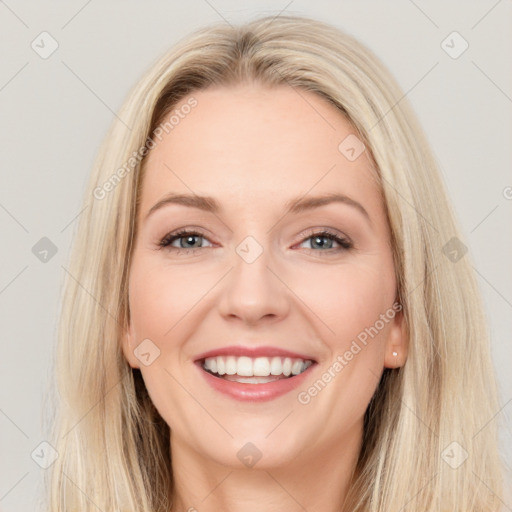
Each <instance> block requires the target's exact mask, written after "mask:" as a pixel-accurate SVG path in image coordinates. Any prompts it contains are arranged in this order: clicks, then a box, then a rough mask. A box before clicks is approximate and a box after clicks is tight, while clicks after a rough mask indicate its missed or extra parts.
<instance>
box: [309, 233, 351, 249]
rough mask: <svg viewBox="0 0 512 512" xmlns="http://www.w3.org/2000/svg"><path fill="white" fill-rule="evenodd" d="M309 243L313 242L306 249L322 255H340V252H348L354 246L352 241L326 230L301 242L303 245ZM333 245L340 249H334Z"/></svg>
mask: <svg viewBox="0 0 512 512" xmlns="http://www.w3.org/2000/svg"><path fill="white" fill-rule="evenodd" d="M326 240H327V241H326ZM308 241H311V242H310V247H309V248H306V249H309V250H311V251H314V252H320V253H328V254H332V253H333V252H335V253H338V252H340V251H346V250H348V249H352V248H353V244H352V242H351V241H350V240H348V239H347V238H345V237H343V236H341V235H339V234H337V233H332V232H330V231H328V230H326V229H324V230H322V231H317V232H314V233H311V234H310V235H309V236H308V237H307V238H305V239H304V240H303V241H302V242H301V244H303V243H304V242H308ZM333 244H338V245H339V246H340V247H338V248H336V247H333ZM316 249H320V250H316Z"/></svg>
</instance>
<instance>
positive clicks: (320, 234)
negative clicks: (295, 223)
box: [158, 229, 354, 255]
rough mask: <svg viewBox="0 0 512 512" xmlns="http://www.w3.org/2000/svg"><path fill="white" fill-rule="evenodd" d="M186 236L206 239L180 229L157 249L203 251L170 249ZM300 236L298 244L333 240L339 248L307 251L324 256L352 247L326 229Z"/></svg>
mask: <svg viewBox="0 0 512 512" xmlns="http://www.w3.org/2000/svg"><path fill="white" fill-rule="evenodd" d="M186 236H198V237H201V238H205V239H206V237H205V236H203V235H202V234H201V233H198V232H197V231H192V230H187V229H181V230H179V231H176V232H174V233H169V234H167V235H165V237H164V238H162V240H160V242H159V244H158V246H159V249H167V250H169V251H173V252H183V251H184V252H186V254H188V253H191V252H195V251H196V250H200V249H204V247H192V248H190V249H185V248H182V247H172V246H171V245H170V244H171V243H172V242H174V241H175V240H179V239H180V238H184V237H186ZM301 236H305V238H303V239H302V240H301V242H300V243H301V244H302V243H303V242H305V241H306V240H309V239H310V238H315V237H322V238H327V239H328V240H333V241H335V242H337V243H338V244H339V245H340V246H341V247H339V248H330V249H325V250H321V249H320V250H315V249H307V250H308V251H312V252H316V253H324V254H325V253H327V254H325V255H332V254H333V253H338V252H341V251H346V250H350V249H352V248H353V247H354V245H353V244H352V242H351V241H350V240H348V239H347V238H343V237H341V236H339V235H338V234H337V233H332V232H330V231H329V230H327V229H323V230H321V231H315V232H313V233H309V234H308V235H307V236H306V235H305V234H304V233H303V234H301Z"/></svg>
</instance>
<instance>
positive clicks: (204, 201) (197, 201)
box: [146, 192, 372, 225]
mask: <svg viewBox="0 0 512 512" xmlns="http://www.w3.org/2000/svg"><path fill="white" fill-rule="evenodd" d="M331 203H343V204H346V205H348V206H352V207H354V208H355V209H357V210H358V211H359V212H360V213H361V214H363V216H364V217H365V218H366V220H367V221H368V222H369V223H370V225H371V224H372V221H371V218H370V215H369V214H368V212H367V211H366V209H365V208H364V206H363V205H362V204H361V203H359V202H357V201H356V200H354V199H352V198H350V197H348V196H346V195H344V194H325V195H321V196H314V197H304V196H302V197H298V198H295V199H291V200H290V201H288V202H287V203H286V204H285V210H286V211H288V212H289V213H301V212H304V211H308V210H312V209H314V208H319V207H320V206H324V205H327V204H331ZM170 204H178V205H181V206H187V207H189V208H197V209H198V210H202V211H205V212H209V213H213V214H217V213H219V212H220V211H221V210H222V208H221V206H220V204H219V203H218V202H217V201H216V200H215V199H214V198H213V197H210V196H198V195H189V194H175V193H172V192H171V193H170V194H167V195H166V196H165V197H163V198H162V199H161V200H160V201H158V202H157V203H156V204H154V205H153V206H152V207H151V208H150V210H149V211H148V213H147V214H146V220H147V218H148V217H149V216H150V215H151V214H153V213H154V212H155V211H157V210H159V209H160V208H162V207H164V206H167V205H170Z"/></svg>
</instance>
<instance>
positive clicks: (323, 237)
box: [314, 236, 328, 247]
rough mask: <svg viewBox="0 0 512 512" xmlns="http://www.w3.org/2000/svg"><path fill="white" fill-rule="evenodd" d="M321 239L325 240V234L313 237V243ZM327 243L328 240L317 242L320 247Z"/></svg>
mask: <svg viewBox="0 0 512 512" xmlns="http://www.w3.org/2000/svg"><path fill="white" fill-rule="evenodd" d="M322 239H324V240H326V237H325V236H317V237H315V238H314V241H315V244H316V243H317V242H318V240H322ZM327 243H328V242H324V243H321V242H320V244H318V245H319V246H320V247H324V246H325V245H326V244H327Z"/></svg>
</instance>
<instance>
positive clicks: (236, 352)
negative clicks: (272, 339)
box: [195, 345, 315, 362]
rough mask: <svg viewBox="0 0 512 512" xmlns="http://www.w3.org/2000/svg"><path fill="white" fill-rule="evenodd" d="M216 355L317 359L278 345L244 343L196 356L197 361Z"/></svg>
mask: <svg viewBox="0 0 512 512" xmlns="http://www.w3.org/2000/svg"><path fill="white" fill-rule="evenodd" d="M216 356H237V357H240V356H247V357H276V356H277V357H290V358H294V359H303V360H304V361H313V362H315V359H314V358H313V357H311V356H308V355H306V354H300V353H297V352H292V351H290V350H284V349H282V348H278V347H270V346H259V347H244V346H242V345H231V346H229V347H221V348H214V349H213V350H209V351H208V352H203V353H202V354H199V355H198V356H196V358H195V360H196V361H201V360H204V359H207V358H208V357H216Z"/></svg>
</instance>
